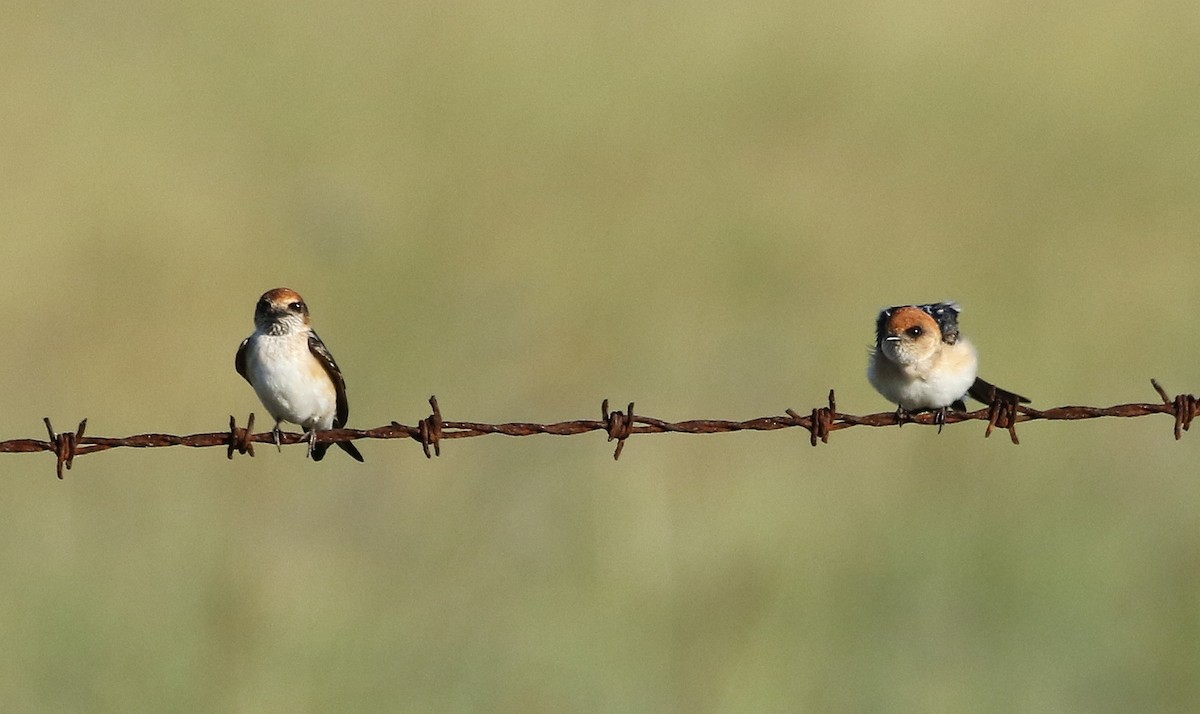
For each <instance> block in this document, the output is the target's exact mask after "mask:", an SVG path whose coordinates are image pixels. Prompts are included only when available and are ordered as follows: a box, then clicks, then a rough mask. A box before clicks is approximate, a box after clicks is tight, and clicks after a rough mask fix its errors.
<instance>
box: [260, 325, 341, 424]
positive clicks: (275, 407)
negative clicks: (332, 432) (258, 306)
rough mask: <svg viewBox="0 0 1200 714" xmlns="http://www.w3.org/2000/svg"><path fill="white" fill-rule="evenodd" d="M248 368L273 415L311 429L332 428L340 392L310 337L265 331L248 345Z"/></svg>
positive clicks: (264, 404) (265, 404) (261, 397)
mask: <svg viewBox="0 0 1200 714" xmlns="http://www.w3.org/2000/svg"><path fill="white" fill-rule="evenodd" d="M247 350H248V351H247V354H246V368H247V372H248V373H249V376H250V383H251V384H253V385H254V391H255V392H257V393H258V398H259V399H261V400H262V403H263V406H265V407H266V408H267V411H269V412H271V416H273V417H275V418H276V419H280V420H283V421H289V422H292V423H293V424H299V425H300V426H302V427H304V428H306V429H311V428H317V429H329V428H331V427H332V426H333V419H334V415H335V414H336V412H337V392H336V390H335V389H334V386H333V382H332V381H331V380H330V379H329V375H328V374H327V373H326V372H325V368H324V366H322V365H321V363H320V362H318V361H317V359H316V357H314V356H313V355H312V353H311V352H310V351H309V349H308V340H307V338H302V339H297V338H294V337H291V336H284V337H273V336H270V335H261V336H259V337H258V338H257V339H256V340H254V341H252V342H251V343H250V344H249V345H247Z"/></svg>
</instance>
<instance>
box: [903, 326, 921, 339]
mask: <svg viewBox="0 0 1200 714" xmlns="http://www.w3.org/2000/svg"><path fill="white" fill-rule="evenodd" d="M921 332H923V330H922V329H921V328H920V327H910V328H908V329H907V330H905V331H904V334H906V335H908V336H909V337H913V338H916V337H920V336H921Z"/></svg>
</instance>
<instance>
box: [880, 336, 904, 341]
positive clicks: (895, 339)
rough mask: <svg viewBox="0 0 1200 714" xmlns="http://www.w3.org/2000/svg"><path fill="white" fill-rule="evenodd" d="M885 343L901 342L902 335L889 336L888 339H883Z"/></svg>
mask: <svg viewBox="0 0 1200 714" xmlns="http://www.w3.org/2000/svg"><path fill="white" fill-rule="evenodd" d="M883 341H884V342H899V341H900V335H888V336H887V337H885V338H883Z"/></svg>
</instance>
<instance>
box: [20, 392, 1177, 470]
mask: <svg viewBox="0 0 1200 714" xmlns="http://www.w3.org/2000/svg"><path fill="white" fill-rule="evenodd" d="M1150 384H1151V385H1153V387H1154V390H1155V391H1156V392H1158V396H1159V398H1160V399H1161V400H1162V401H1161V402H1156V403H1134V404H1117V405H1115V406H1111V407H1089V406H1062V407H1053V408H1051V409H1045V410H1041V409H1034V408H1032V407H1029V406H1027V405H1024V404H1018V403H1017V402H1016V401H1015V400H1013V399H1010V398H1008V397H1006V396H1005V395H1003V394H997V392H995V391H994V390H993V392H992V393H991V402H990V403H989V404H988V406H987V407H986V408H984V409H979V410H977V411H973V412H954V411H951V412H947V413H946V414H945V415H944V419H943V418H941V417H940V416H939V415H938V414H936V413H933V412H922V413H917V414H907V413H902V412H899V411H891V412H880V413H878V414H867V415H865V416H856V415H854V414H844V413H842V412H839V411H838V410H837V401H836V399H835V396H834V390H832V389H831V390H829V400H828V405H827V406H822V407H815V408H813V409H812V411H811V412H810V413H809V414H799V413H797V412H795V411H793V410H792V409H786V410H784V413H783V414H782V415H778V416H765V417H758V418H756V419H749V420H746V421H729V420H724V419H692V420H688V421H680V422H669V421H664V420H662V419H656V418H654V417H649V416H645V415H642V414H635V413H634V411H633V404H634V403H633V402H630V403H629V406H628V407H627V408H626V410H625V411H623V412H622V411H609V408H608V400H607V399H605V400H604V401H603V402H602V403H601V406H600V419H578V420H575V421H563V422H557V423H554V424H538V423H533V422H506V423H503V424H484V423H478V422H469V421H446V420H445V419H443V417H442V411H441V407H440V406H439V405H438V401H437V397H430V398H429V406H430V407H431V408H432V410H433V413H432V414H430V415H429V416H427V417H425V418H423V419H421V420H420V421H419V422H417V424H416V425H415V426H406V425H404V424H400V423H399V422H392V423H391V424H388V425H386V426H380V427H376V428H374V429H330V430H327V431H320V432H318V433H317V435H316V442H317V443H322V444H331V443H336V442H346V441H356V440H359V439H413V440H415V441H417V442H418V443H420V444H421V448H422V450H423V451H424V453H425V456H426V458H432V457H433V456H435V455H436V456H441V453H442V447H441V443H442V441H443V440H447V439H466V438H470V437H475V436H485V435H488V434H502V435H505V436H532V435H534V434H552V435H556V436H574V435H576V434H585V433H587V432H592V431H603V432H605V433H607V434H608V440H609V441H610V442H611V441H614V440H615V441H616V442H617V446H616V449H615V450H614V451H613V458H614V459H618V458H620V457H621V451H622V450H623V449H624V448H625V442H626V440H627V439H628V438H629V437H630V436H633V435H634V434H664V433H677V434H724V433H729V432H734V431H775V430H778V429H789V428H795V427H799V428H801V429H804V430H806V431H808V433H809V443H810V444H812V445H813V446H816V445H817V444H818V443H828V442H829V436H830V434H832V433H833V432H835V431H841V430H842V429H849V428H850V427H855V426H877V427H878V426H897V425H903V424H909V423H912V424H925V425H930V426H938V428H939V429H940V428H941V426H942V424H943V423H944V424H956V423H959V422H965V421H986V422H987V430H986V431H985V432H984V437H985V438H986V437H988V436H991V435H992V431H993V430H994V429H996V428H1001V429H1006V430H1007V431H1008V435H1009V438H1010V439H1011V440H1012V443H1014V444H1019V443H1020V440H1019V439H1018V438H1017V428H1016V427H1017V424H1019V423H1021V422H1026V421H1037V420H1043V419H1044V420H1048V421H1075V420H1080V419H1098V418H1101V417H1141V416H1148V415H1150V414H1171V415H1173V416H1174V417H1175V438H1176V439H1179V438H1180V437H1181V436H1182V435H1183V432H1184V431H1187V430H1188V429H1189V428H1190V427H1191V424H1192V420H1193V419H1194V418H1195V417H1196V415H1197V412H1198V407H1197V400H1196V398H1195V397H1194V396H1192V395H1191V394H1180V395H1177V396H1175V397H1174V398H1172V397H1169V396H1168V395H1167V392H1166V390H1164V389H1163V388H1162V386H1160V385H1159V383H1158V381H1157V380H1154V379H1151V380H1150ZM1009 396H1011V395H1009ZM43 422H44V423H45V425H46V433H47V434H48V436H49V439H48V440H47V441H42V440H39V439H10V440H8V441H0V453H32V452H40V451H49V452H51V453H53V454H54V455H55V457H56V460H57V462H56V467H55V468H56V473H57V474H58V478H60V479H61V478H62V477H63V470H64V468H65V469H67V470H69V469H70V468H71V466H72V464H73V463H74V461H75V457H77V456H83V455H85V454H93V453H96V452H98V451H107V450H109V449H116V448H121V447H129V448H135V449H146V448H157V447H163V446H190V447H196V448H199V447H208V446H224V447H226V449H227V456H228V458H230V459H232V458H233V454H234V453H235V452H236V453H239V454H249V455H250V456H254V444H256V443H259V444H262V443H269V444H274V443H275V434H274V432H272V431H266V432H261V433H258V434H255V433H254V414H253V413H251V414H250V416H249V417H248V419H247V420H246V426H245V428H243V427H239V426H238V425H237V420H236V419H235V418H234V417H232V416H231V417H229V430H228V431H217V432H208V433H201V434H186V435H182V436H177V435H174V434H157V433H149V434H135V435H133V436H125V437H105V436H88V435H85V433H84V432H85V430H86V428H87V419H84V420H83V421H81V422H79V426H78V427H77V428H76V430H75V431H74V432H56V431H54V427H53V426H52V425H51V423H50V419H49V418H44V419H43ZM307 441H308V437H307V436H305V435H304V434H300V433H293V432H283V433H281V434H280V436H279V443H281V444H297V443H307Z"/></svg>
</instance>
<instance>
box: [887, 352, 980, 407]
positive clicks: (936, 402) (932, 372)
mask: <svg viewBox="0 0 1200 714" xmlns="http://www.w3.org/2000/svg"><path fill="white" fill-rule="evenodd" d="M978 369H979V357H978V355H977V354H976V352H975V348H974V347H973V346H972V345H971V343H970V342H967V341H966V340H965V339H963V338H959V340H958V342H957V343H956V344H954V345H944V346H943V348H942V349H941V350H939V351H938V352H937V353H936V354H935V355H934V357H932V358H931V359H928V360H923V361H921V362H916V363H913V364H908V365H899V364H896V363H895V362H893V361H892V360H890V359H888V358H887V357H886V356H885V355H883V354H882V353H880V352H879V351H876V353H875V354H874V355H873V356H872V359H871V361H870V363H869V365H868V368H867V378H868V379H869V380H870V381H871V384H872V385H873V386H874V387H875V389H877V390H878V391H879V393H880V394H882V395H883V396H884V397H886V398H887V399H888V400H889V401H891V402H892V403H894V404H898V405H900V406H901V407H903V408H905V409H907V410H909V411H916V410H920V409H940V408H941V407H945V406H949V405H950V404H952V403H954V402H955V401H957V400H959V399H962V398H963V396H965V395H966V393H967V390H968V389H970V388H971V385H972V384H973V383H974V382H975V375H976V373H977V371H978Z"/></svg>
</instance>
